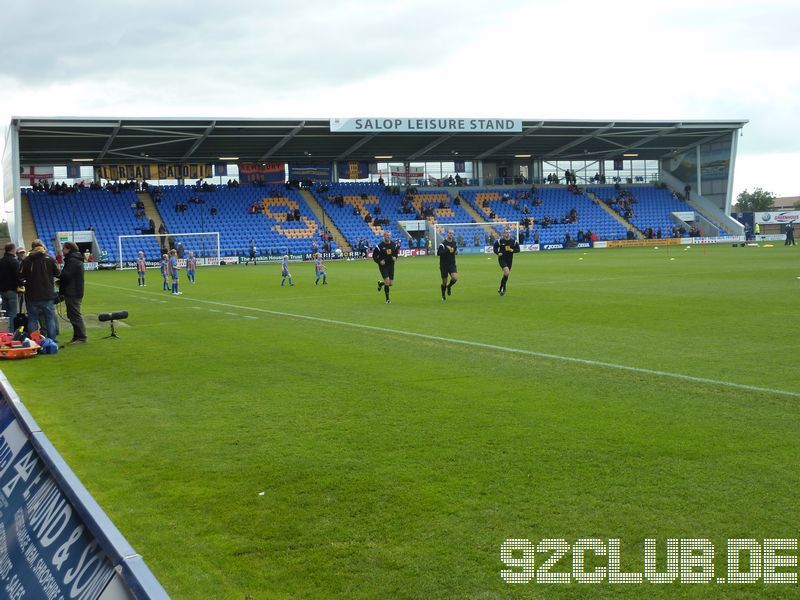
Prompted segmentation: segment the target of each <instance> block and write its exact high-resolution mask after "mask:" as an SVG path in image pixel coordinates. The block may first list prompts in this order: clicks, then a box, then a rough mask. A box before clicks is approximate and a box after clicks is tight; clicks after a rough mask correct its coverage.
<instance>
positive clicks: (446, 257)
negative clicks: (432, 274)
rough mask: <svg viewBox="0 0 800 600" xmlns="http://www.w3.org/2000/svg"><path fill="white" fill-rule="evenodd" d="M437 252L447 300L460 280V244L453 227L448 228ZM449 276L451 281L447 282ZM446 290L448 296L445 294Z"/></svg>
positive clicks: (444, 298)
mask: <svg viewBox="0 0 800 600" xmlns="http://www.w3.org/2000/svg"><path fill="white" fill-rule="evenodd" d="M436 254H438V255H439V273H440V275H441V276H442V300H447V296H449V295H450V294H452V289H453V286H454V285H455V284H456V281H458V269H457V268H456V254H458V245H457V244H456V241H455V232H454V231H453V230H452V229H448V230H447V237H446V238H445V239H444V240H442V243H441V244H439V248H438V249H437V250H436ZM448 276H450V282H449V283H448V282H447V277H448ZM445 292H446V293H447V296H445Z"/></svg>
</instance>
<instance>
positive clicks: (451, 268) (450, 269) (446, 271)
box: [439, 263, 458, 279]
mask: <svg viewBox="0 0 800 600" xmlns="http://www.w3.org/2000/svg"><path fill="white" fill-rule="evenodd" d="M439 273H441V274H442V279H444V278H445V277H447V276H448V275H450V274H452V273H458V269H456V263H453V264H452V265H442V264H440V265H439Z"/></svg>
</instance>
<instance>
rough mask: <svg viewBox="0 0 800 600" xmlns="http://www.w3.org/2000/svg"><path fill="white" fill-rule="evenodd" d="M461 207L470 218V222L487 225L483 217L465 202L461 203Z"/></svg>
mask: <svg viewBox="0 0 800 600" xmlns="http://www.w3.org/2000/svg"><path fill="white" fill-rule="evenodd" d="M461 206H462V207H463V208H464V210H466V211H467V213H469V216H470V217H472V220H473V221H475V222H476V223H488V221H487V220H486V219H485V218H484V216H483V215H481V214H480V213H478V211H477V210H475V209H474V208H473V207H472V205H471V204H470V203H469V202H467V201H466V200H464V201H462V202H461Z"/></svg>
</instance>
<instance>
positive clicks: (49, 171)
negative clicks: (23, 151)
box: [19, 165, 53, 187]
mask: <svg viewBox="0 0 800 600" xmlns="http://www.w3.org/2000/svg"><path fill="white" fill-rule="evenodd" d="M45 180H47V181H53V167H34V166H32V165H22V166H21V167H20V168H19V182H20V184H21V185H29V186H31V187H32V186H34V185H36V183H38V182H40V181H45Z"/></svg>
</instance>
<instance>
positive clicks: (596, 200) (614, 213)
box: [583, 191, 644, 240]
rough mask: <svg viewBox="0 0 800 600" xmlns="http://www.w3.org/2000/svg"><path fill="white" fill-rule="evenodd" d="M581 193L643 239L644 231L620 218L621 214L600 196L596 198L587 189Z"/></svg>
mask: <svg viewBox="0 0 800 600" xmlns="http://www.w3.org/2000/svg"><path fill="white" fill-rule="evenodd" d="M583 193H584V195H585V196H588V197H589V198H591V199H592V202H594V203H595V204H597V206H599V207H600V208H602V209H603V210H604V211H606V212H607V213H608V214H609V215H611V216H612V217H614V219H615V220H617V221H619V223H620V224H621V225H622V226H624V227H625V229H628V230H630V231H632V232H633V233H634V235H635V236H636V239H637V240H643V239H644V233H642V232H641V231H639V230H638V229H636V227H634V226H633V225H632V224H631V223H629V222H628V221H626V220H625V219H624V218H622V215H620V214H619V213H617V211H615V210H614V209H612V208H611V207H610V206H609V205H608V204H606V203H605V202H603V201H602V200H600V198H598V197H597V196H596V195H595V194H593V193H592V192H587V191H584V192H583Z"/></svg>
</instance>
